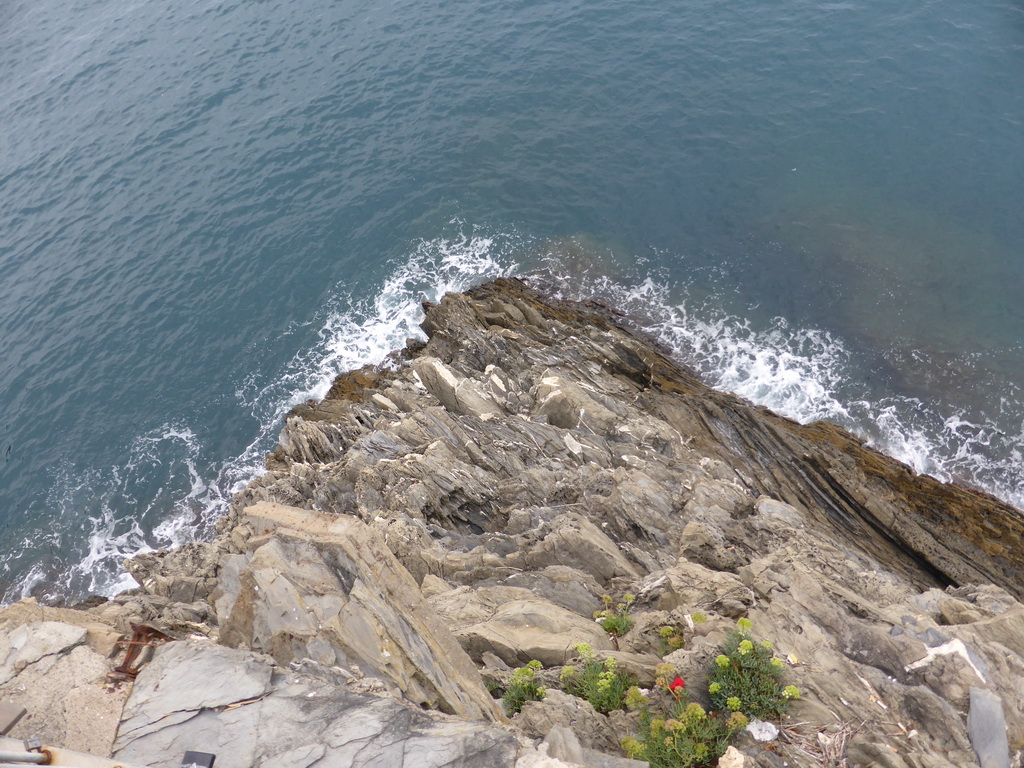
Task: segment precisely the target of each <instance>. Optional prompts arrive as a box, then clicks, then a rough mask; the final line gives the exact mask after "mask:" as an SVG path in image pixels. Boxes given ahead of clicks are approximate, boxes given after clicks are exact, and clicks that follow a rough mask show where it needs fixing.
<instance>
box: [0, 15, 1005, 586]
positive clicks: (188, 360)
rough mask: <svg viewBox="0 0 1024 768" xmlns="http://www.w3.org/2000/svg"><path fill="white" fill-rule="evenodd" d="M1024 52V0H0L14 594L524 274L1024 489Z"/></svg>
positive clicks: (163, 505) (242, 462) (964, 468)
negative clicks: (299, 407) (598, 300)
mask: <svg viewBox="0 0 1024 768" xmlns="http://www.w3.org/2000/svg"><path fill="white" fill-rule="evenodd" d="M1022 74H1024V6H1022V5H1021V4H1020V2H1019V0H978V2H975V3H969V4H964V3H956V2H953V0H910V1H909V2H906V3H902V4H899V5H898V6H894V5H893V4H892V3H887V2H883V1H882V0H850V1H846V2H806V0H800V2H797V1H796V0H779V1H777V2H771V3H766V2H756V1H755V0H735V1H734V2H729V3H709V2H670V3H665V2H660V3H644V2H640V3H637V2H634V3H622V2H615V1H614V0H587V2H574V1H572V0H563V1H562V2H554V1H551V2H536V1H530V0H504V2H494V1H493V0H474V1H473V2H465V1H464V0H451V1H450V2H446V3H443V4H440V3H428V4H423V3H414V2H408V1H407V0H376V1H375V2H366V1H363V0H335V1H334V2H324V1H323V0H319V1H318V2H313V1H312V0H290V2H287V3H285V2H275V1H274V0H264V1H263V2H216V1H214V0H187V1H186V0H161V2H156V1H155V0H135V1H134V2H125V3H115V4H110V3H100V2H98V1H97V0H62V2H60V3H58V2H54V0H31V2H28V1H27V0H12V1H11V2H8V3H5V4H4V5H3V7H2V9H0V404H2V409H3V410H2V416H3V418H2V423H0V440H2V443H0V457H2V459H0V460H2V464H0V531H2V536H0V580H2V584H0V592H2V594H3V596H4V599H5V600H12V599H17V598H18V597H19V596H22V595H28V594H36V595H40V596H47V597H64V598H76V597H80V596H82V595H84V594H87V593H89V592H99V593H103V594H111V593H113V592H116V591H117V590H119V589H121V588H124V587H126V586H130V585H131V582H130V579H128V578H127V577H126V576H124V575H122V573H121V571H120V567H119V564H120V561H121V560H122V559H123V558H124V557H125V556H127V555H130V554H132V553H134V552H138V551H143V550H146V549H148V548H156V547H162V546H173V545H175V544H180V543H182V542H185V541H189V540H193V539H197V538H203V537H206V536H209V535H210V534H211V530H212V525H213V522H214V521H215V520H216V518H217V516H218V515H219V514H221V513H222V512H223V510H224V509H225V507H226V505H227V503H228V502H229V500H230V497H231V494H232V493H233V491H234V490H236V489H237V488H238V487H240V486H241V485H242V484H244V483H245V482H247V481H248V480H249V479H251V478H253V477H255V476H257V475H258V474H259V473H260V472H261V471H262V469H261V468H262V459H263V456H264V455H265V454H266V452H267V451H269V450H270V449H271V448H272V447H273V445H274V444H275V440H276V436H277V433H278V431H279V429H280V427H281V423H282V419H283V416H284V414H285V413H286V412H287V411H288V410H289V408H291V407H292V406H293V405H295V404H297V403H299V402H301V401H303V400H305V399H307V398H311V397H320V396H322V395H323V394H324V393H325V392H326V390H327V388H328V386H329V384H330V381H331V379H332V378H333V376H334V375H336V374H337V373H338V372H339V371H342V370H345V369H348V368H352V367H355V366H360V365H363V364H366V363H379V362H380V361H382V360H383V359H384V357H385V355H386V354H387V352H388V351H390V350H391V349H393V348H395V347H397V346H400V345H402V344H403V343H404V340H405V339H406V338H407V337H410V336H419V335H421V332H420V331H419V328H418V321H419V319H420V314H419V313H420V302H421V301H423V300H424V299H429V300H437V299H438V298H439V297H440V296H441V295H443V294H444V292H445V291H448V290H460V289H463V288H466V287H469V286H471V285H473V284H475V283H478V282H481V281H483V280H485V279H488V278H493V277H496V276H500V275H513V274H518V275H528V274H531V273H535V272H537V271H538V270H539V271H540V272H541V273H543V274H547V275H552V274H554V275H556V276H559V277H560V278H561V279H560V280H559V281H558V284H559V285H560V286H561V290H562V292H563V293H564V294H565V295H566V296H568V297H580V296H590V295H599V296H603V297H605V298H606V299H608V300H610V301H612V302H614V303H615V304H617V305H618V306H620V307H621V308H623V309H624V310H626V311H627V312H628V313H629V314H630V316H631V317H632V318H633V319H634V321H635V322H636V323H638V324H639V325H640V326H642V327H644V328H645V329H646V330H647V331H648V332H649V333H651V334H653V335H654V336H656V337H657V338H658V339H659V340H661V341H662V342H664V343H665V344H666V345H668V346H669V347H670V348H672V349H673V350H674V353H675V354H676V355H677V356H678V357H679V358H680V359H682V360H684V361H685V362H687V363H689V364H690V365H693V366H694V367H696V368H697V369H698V370H699V371H700V373H701V374H702V375H703V376H704V377H705V378H706V380H707V381H708V382H709V383H711V384H713V385H715V386H718V387H722V388H725V389H729V390H732V391H735V392H737V393H739V394H740V395H742V396H744V397H747V398H749V399H751V400H753V401H755V402H758V403H763V404H765V405H768V406H769V407H771V408H774V409H776V410H778V411H779V412H781V413H783V414H785V415H787V416H791V417H793V418H797V419H800V420H803V421H810V420H814V419H822V418H825V419H831V420H833V421H837V422H839V423H841V424H843V425H844V426H847V427H849V428H850V429H853V430H854V431H856V432H858V433H859V434H861V435H863V436H865V437H866V438H868V439H869V440H870V441H871V442H872V444H874V445H876V446H877V447H879V448H881V449H883V450H886V451H888V452H890V453H891V454H893V455H895V456H896V457H898V458H900V459H901V460H903V461H906V462H908V463H910V464H911V465H912V466H914V467H915V468H916V469H918V470H919V471H922V472H928V473H930V474H933V475H935V476H937V477H940V478H942V479H955V480H958V481H960V482H964V483H967V484H969V485H974V486H977V487H981V488H984V489H987V490H989V491H991V492H993V493H995V494H997V495H999V496H1001V497H1002V498H1004V499H1006V500H1008V501H1010V502H1012V503H1014V504H1016V505H1018V506H1021V505H1024V485H1022V480H1024V469H1022V464H1024V458H1022V448H1024V406H1022V402H1024V396H1022V392H1021V390H1020V387H1021V386H1022V384H1024V348H1022V338H1024V309H1022V304H1021V301H1020V297H1021V287H1022V282H1024V246H1022V245H1021V243H1024V216H1021V208H1022V201H1024V173H1021V171H1022V169H1024V87H1022V86H1021V83H1022ZM548 282H549V284H550V280H549V281H548Z"/></svg>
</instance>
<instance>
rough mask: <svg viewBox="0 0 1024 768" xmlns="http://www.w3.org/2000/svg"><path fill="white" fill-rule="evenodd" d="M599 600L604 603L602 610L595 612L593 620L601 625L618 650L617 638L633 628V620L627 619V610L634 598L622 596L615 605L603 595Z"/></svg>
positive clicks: (631, 605) (632, 596)
mask: <svg viewBox="0 0 1024 768" xmlns="http://www.w3.org/2000/svg"><path fill="white" fill-rule="evenodd" d="M601 600H602V601H603V602H604V610H603V611H595V612H594V618H595V619H597V621H598V622H599V623H600V624H601V628H602V629H604V631H605V632H607V633H608V634H609V635H611V636H612V640H613V641H615V647H616V648H618V646H619V638H620V637H622V636H623V635H624V634H626V633H627V632H629V630H631V629H632V628H633V619H631V618H630V617H629V610H630V608H632V607H633V603H635V602H636V597H635V596H634V595H628V594H627V595H623V596H622V600H621V601H620V602H618V603H615V601H614V600H612V599H611V597H609V596H608V595H605V596H604V597H602V598H601ZM613 606H614V607H613Z"/></svg>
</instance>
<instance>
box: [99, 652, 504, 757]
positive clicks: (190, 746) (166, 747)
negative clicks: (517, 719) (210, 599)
mask: <svg viewBox="0 0 1024 768" xmlns="http://www.w3.org/2000/svg"><path fill="white" fill-rule="evenodd" d="M225 651H226V653H225ZM318 670H319V671H318ZM333 672H334V671H332V670H330V669H328V668H322V667H319V665H304V667H303V671H302V672H291V671H285V670H281V669H279V668H276V667H274V666H273V665H271V664H270V663H268V662H266V661H263V660H261V659H260V658H259V657H257V656H255V655H253V654H251V653H248V652H245V651H238V650H232V649H225V648H221V647H217V646H211V645H207V644H194V643H190V642H180V643H172V644H170V645H168V646H165V647H164V648H162V649H160V652H159V653H158V654H157V657H156V658H155V659H154V661H153V662H152V663H151V664H150V665H149V666H147V667H146V668H145V669H143V671H142V672H141V673H140V675H139V680H138V682H137V684H136V688H135V690H134V691H133V692H132V695H131V697H130V699H129V702H128V705H127V707H126V711H125V720H124V721H123V722H122V729H121V733H120V735H119V739H118V743H117V751H116V758H117V759H118V760H124V761H126V762H133V763H139V764H143V765H147V766H151V767H152V768H178V766H179V764H180V761H181V756H182V755H183V754H184V753H185V751H187V750H196V751H202V752H209V753H212V754H215V755H216V756H217V768H310V767H311V766H313V765H316V766H317V768H333V767H336V768H349V767H350V766H351V768H370V767H371V766H372V767H374V768H403V767H404V768H434V767H435V766H436V767H437V768H441V767H442V766H444V767H445V768H455V767H457V766H463V767H465V768H470V766H494V767H495V768H512V766H513V765H514V764H515V758H516V752H517V743H516V741H515V739H514V737H513V736H512V735H511V734H509V733H508V732H506V731H504V730H503V729H501V728H498V727H495V726H490V725H487V724H486V723H482V722H467V721H460V720H457V719H454V718H450V717H447V716H445V715H441V714H440V713H436V712H424V711H422V710H419V709H417V708H415V707H412V706H409V705H407V704H404V703H402V702H399V701H396V700H394V699H391V698H389V697H378V696H372V695H368V694H363V693H357V692H355V691H352V690H350V689H348V688H347V687H346V686H345V685H344V684H343V683H339V680H341V677H340V676H338V675H337V674H334V673H333ZM203 678H205V679H206V680H208V681H209V683H208V685H206V686H203V685H201V684H200V682H201V680H202V679H203ZM253 694H255V695H253Z"/></svg>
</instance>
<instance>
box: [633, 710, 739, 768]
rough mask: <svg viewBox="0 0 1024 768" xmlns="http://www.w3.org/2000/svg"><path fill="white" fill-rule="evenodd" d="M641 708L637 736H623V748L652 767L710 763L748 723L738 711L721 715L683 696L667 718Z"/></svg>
mask: <svg viewBox="0 0 1024 768" xmlns="http://www.w3.org/2000/svg"><path fill="white" fill-rule="evenodd" d="M640 711H641V716H640V734H641V735H640V738H639V739H636V738H628V739H624V740H623V742H622V748H623V749H624V750H625V751H626V754H627V755H629V757H632V758H634V759H640V760H646V761H648V762H649V763H650V764H651V766H654V767H655V768H662V767H668V766H671V767H672V768H676V767H677V766H678V767H680V768H682V767H683V766H705V765H713V764H715V762H717V760H718V758H719V757H721V756H722V755H723V754H724V753H725V750H726V749H727V748H728V746H729V741H730V740H731V739H732V735H733V734H734V733H735V732H736V731H739V730H742V729H743V728H746V726H747V723H748V722H749V721H748V719H747V717H746V715H744V714H743V713H741V712H733V713H732V714H731V715H729V716H728V717H724V716H722V715H721V714H719V713H717V712H711V713H709V712H707V711H706V710H705V709H704V707H702V706H701V705H700V704H697V703H696V702H690V703H687V702H686V701H685V700H684V699H682V698H679V699H676V701H675V703H674V704H673V705H672V707H671V709H670V711H669V712H668V716H667V717H655V716H652V714H651V711H650V709H649V708H648V707H646V706H641V710H640Z"/></svg>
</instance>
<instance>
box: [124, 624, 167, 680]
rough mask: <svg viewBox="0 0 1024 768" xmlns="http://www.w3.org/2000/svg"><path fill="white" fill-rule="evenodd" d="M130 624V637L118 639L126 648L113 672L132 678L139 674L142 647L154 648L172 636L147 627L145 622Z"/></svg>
mask: <svg viewBox="0 0 1024 768" xmlns="http://www.w3.org/2000/svg"><path fill="white" fill-rule="evenodd" d="M130 626H131V628H132V639H131V640H119V641H118V645H123V646H125V647H126V648H127V650H126V651H125V656H124V661H123V662H121V664H119V665H118V666H117V667H115V668H114V674H117V675H124V676H126V677H131V678H134V677H135V676H136V675H137V674H139V663H141V662H140V660H139V657H140V656H141V654H142V651H143V649H145V648H155V647H156V646H158V645H163V644H164V643H169V642H171V641H172V640H174V638H173V637H171V636H170V635H166V634H164V633H163V632H161V631H160V630H159V629H155V628H153V627H147V626H146V625H145V624H131V625H130ZM137 662H138V663H137Z"/></svg>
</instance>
